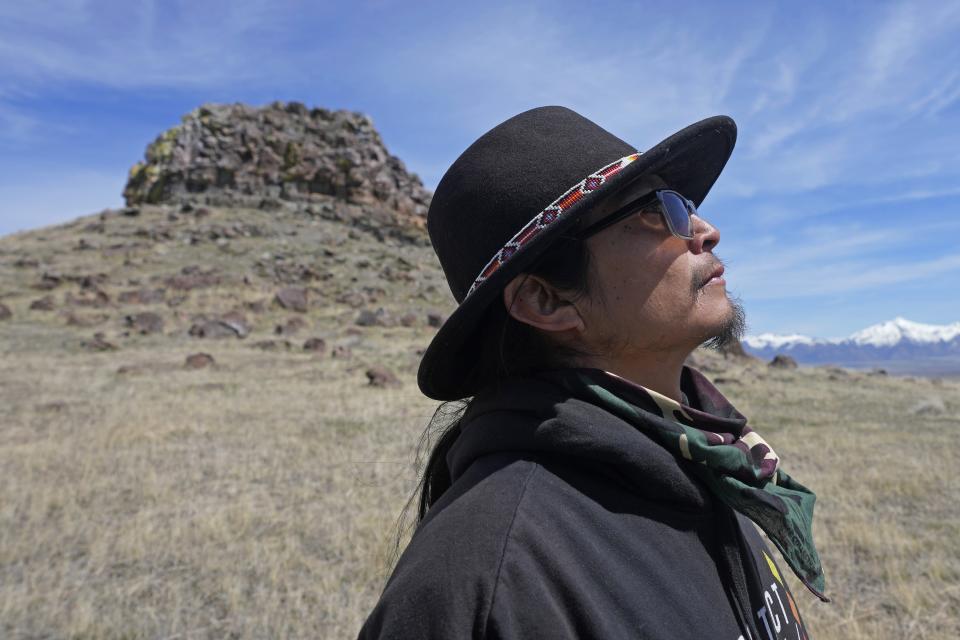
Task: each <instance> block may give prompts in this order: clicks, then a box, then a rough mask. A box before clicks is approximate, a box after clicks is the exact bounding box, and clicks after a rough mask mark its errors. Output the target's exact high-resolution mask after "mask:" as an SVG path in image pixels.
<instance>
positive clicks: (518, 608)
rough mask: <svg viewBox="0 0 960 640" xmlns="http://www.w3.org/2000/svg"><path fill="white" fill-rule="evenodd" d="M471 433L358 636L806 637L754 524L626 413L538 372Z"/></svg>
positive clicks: (507, 387)
mask: <svg viewBox="0 0 960 640" xmlns="http://www.w3.org/2000/svg"><path fill="white" fill-rule="evenodd" d="M684 379H689V376H685V377H684ZM717 393H719V392H717ZM693 397H694V398H695V396H693ZM691 404H695V400H694V401H693V402H691ZM694 408H696V407H694ZM461 430H462V433H461V435H460V436H459V438H458V439H457V441H456V442H455V444H454V445H453V447H452V449H451V450H450V452H449V455H448V456H447V461H448V464H449V468H450V471H451V476H452V479H453V484H452V486H451V487H450V489H448V490H447V492H446V493H444V494H443V496H441V498H440V499H439V500H438V501H437V502H436V503H435V504H434V505H433V507H431V509H430V511H429V512H428V513H427V515H426V517H425V518H424V520H423V521H422V522H421V523H420V525H419V527H418V528H417V531H416V533H415V534H414V536H413V539H412V540H411V542H410V544H409V545H408V547H407V549H406V550H405V551H404V553H403V554H402V556H401V557H400V559H399V561H398V563H397V566H396V568H395V570H394V572H393V575H392V576H391V577H390V579H389V581H388V582H387V585H386V588H385V589H384V592H383V594H382V595H381V598H380V601H379V602H378V603H377V606H376V608H375V609H374V610H373V612H372V613H371V614H370V616H369V618H368V619H367V621H366V623H365V624H364V626H363V629H362V630H361V631H360V636H359V637H360V638H361V639H372V638H382V639H386V638H391V639H397V640H400V639H404V640H405V639H410V640H413V639H427V638H435V639H445V640H446V639H449V640H453V639H459V638H464V639H466V638H474V639H476V640H484V639H491V640H492V639H494V638H505V639H506V638H511V639H512V638H550V639H554V638H556V639H567V638H598V639H599V638H603V639H605V640H613V639H619V638H623V639H627V638H630V639H636V638H651V639H652V638H663V639H666V638H670V639H677V638H716V639H718V640H738V639H740V638H744V639H747V638H753V639H755V640H772V639H774V638H796V639H797V640H804V639H805V638H807V633H806V630H805V628H804V626H803V623H802V620H801V618H800V615H799V613H798V611H797V607H796V603H795V600H794V599H793V597H792V595H791V594H790V592H789V591H788V590H787V586H786V584H785V583H784V580H783V576H782V574H781V573H780V571H779V569H778V567H777V565H776V564H775V563H774V561H773V558H772V554H771V553H770V550H769V548H768V547H767V546H766V544H765V543H764V541H763V539H762V538H761V537H760V535H759V534H758V533H757V530H756V528H755V527H754V525H753V523H752V522H750V521H749V520H748V519H747V518H745V517H744V516H742V515H740V514H738V513H736V512H734V511H733V510H732V509H730V508H729V507H728V506H726V505H725V504H724V503H722V502H721V501H720V500H719V499H716V498H713V497H712V496H711V494H710V493H709V491H708V490H707V487H706V485H704V484H703V483H702V482H701V481H699V480H698V479H697V478H696V477H695V476H694V474H693V473H692V472H691V471H690V469H689V467H688V466H687V465H689V464H692V463H689V462H687V461H685V460H680V459H677V458H676V457H674V456H673V455H672V454H671V453H670V452H668V451H667V450H666V449H664V448H663V447H662V446H660V445H659V444H657V443H656V442H654V441H653V440H651V439H650V438H649V437H648V436H646V435H645V434H643V433H642V432H640V431H639V430H637V429H636V428H634V427H633V426H631V425H630V424H628V423H626V422H624V421H623V420H621V419H620V418H618V417H616V416H614V415H612V414H611V413H609V412H608V411H606V410H605V409H603V408H601V407H598V406H595V405H593V404H590V403H587V402H584V401H582V400H579V399H576V398H570V397H568V396H567V395H566V394H565V393H564V392H563V391H562V390H561V389H560V388H559V387H557V386H556V385H555V384H552V383H550V382H549V381H547V380H544V379H537V378H535V377H531V378H514V379H511V380H510V381H508V382H507V383H505V384H504V385H502V386H501V388H499V389H496V390H494V389H491V390H489V391H487V392H485V393H482V394H480V395H478V396H477V397H475V398H474V400H473V402H472V403H471V404H470V407H469V408H468V410H467V413H466V414H465V415H464V418H463V420H462V421H461Z"/></svg>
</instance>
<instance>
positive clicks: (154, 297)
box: [117, 288, 167, 304]
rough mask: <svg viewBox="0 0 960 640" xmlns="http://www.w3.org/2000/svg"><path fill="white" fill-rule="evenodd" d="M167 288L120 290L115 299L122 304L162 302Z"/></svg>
mask: <svg viewBox="0 0 960 640" xmlns="http://www.w3.org/2000/svg"><path fill="white" fill-rule="evenodd" d="M166 294H167V290H166V289H163V288H159V289H147V288H143V289H134V290H132V291H121V292H120V294H119V295H118V296H117V301H118V302H122V303H124V304H154V303H157V302H163V301H164V299H165V297H166Z"/></svg>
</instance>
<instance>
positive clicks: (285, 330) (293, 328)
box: [273, 316, 307, 336]
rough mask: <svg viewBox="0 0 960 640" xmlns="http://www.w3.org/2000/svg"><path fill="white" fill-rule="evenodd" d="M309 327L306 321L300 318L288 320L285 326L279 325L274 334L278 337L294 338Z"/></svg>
mask: <svg viewBox="0 0 960 640" xmlns="http://www.w3.org/2000/svg"><path fill="white" fill-rule="evenodd" d="M306 326H307V322H306V320H304V319H303V318H301V317H299V316H294V317H293V318H288V319H287V321H286V322H284V323H283V324H278V325H276V326H275V327H274V328H273V332H274V333H275V334H277V335H278V336H292V335H293V334H295V333H297V332H298V331H300V330H301V329H303V328H304V327H306Z"/></svg>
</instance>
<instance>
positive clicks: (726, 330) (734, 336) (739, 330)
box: [703, 295, 747, 351]
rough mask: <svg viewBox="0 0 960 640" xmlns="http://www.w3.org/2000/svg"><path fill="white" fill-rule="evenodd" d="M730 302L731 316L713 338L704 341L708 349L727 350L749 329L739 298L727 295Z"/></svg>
mask: <svg viewBox="0 0 960 640" xmlns="http://www.w3.org/2000/svg"><path fill="white" fill-rule="evenodd" d="M727 300H728V301H729V302H730V317H729V318H728V319H727V321H726V323H724V325H723V326H722V327H721V328H720V330H719V331H718V332H717V333H716V335H714V336H713V337H712V338H710V339H709V340H707V341H706V342H704V343H703V346H704V347H706V348H707V349H713V350H714V351H725V350H726V349H727V347H729V346H731V345H734V344H737V343H739V342H740V340H741V338H743V334H744V332H745V331H746V330H747V314H746V312H744V310H743V304H741V303H740V299H739V298H735V297H732V296H730V295H728V296H727Z"/></svg>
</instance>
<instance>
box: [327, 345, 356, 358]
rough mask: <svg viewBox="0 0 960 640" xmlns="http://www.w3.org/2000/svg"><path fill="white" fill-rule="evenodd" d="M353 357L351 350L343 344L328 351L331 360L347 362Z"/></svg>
mask: <svg viewBox="0 0 960 640" xmlns="http://www.w3.org/2000/svg"><path fill="white" fill-rule="evenodd" d="M352 356H353V350H352V349H350V347H348V346H347V345H345V344H338V345H335V346H334V347H333V349H332V350H331V351H330V357H331V358H337V359H342V360H347V359H349V358H351V357H352Z"/></svg>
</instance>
